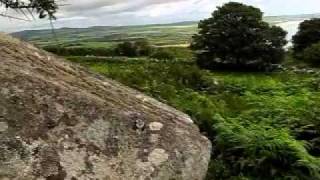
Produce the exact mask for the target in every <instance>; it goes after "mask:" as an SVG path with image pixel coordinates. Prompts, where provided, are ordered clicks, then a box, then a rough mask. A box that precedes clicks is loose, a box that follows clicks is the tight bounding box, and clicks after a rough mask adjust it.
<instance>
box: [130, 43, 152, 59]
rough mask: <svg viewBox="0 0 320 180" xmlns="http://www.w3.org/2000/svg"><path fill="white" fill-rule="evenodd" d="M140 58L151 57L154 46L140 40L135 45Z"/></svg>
mask: <svg viewBox="0 0 320 180" xmlns="http://www.w3.org/2000/svg"><path fill="white" fill-rule="evenodd" d="M134 45H135V47H136V50H137V55H138V56H149V55H150V54H151V53H152V50H153V49H152V46H151V45H150V43H149V42H148V41H147V40H139V41H136V42H135V43H134Z"/></svg>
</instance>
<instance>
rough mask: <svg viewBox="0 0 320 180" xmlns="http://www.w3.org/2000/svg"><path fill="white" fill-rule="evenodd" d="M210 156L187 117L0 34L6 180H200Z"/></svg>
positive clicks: (0, 171) (1, 168)
mask: <svg viewBox="0 0 320 180" xmlns="http://www.w3.org/2000/svg"><path fill="white" fill-rule="evenodd" d="M209 156H210V142H209V141H208V139H206V138H205V137H203V136H202V135H201V134H200V133H199V130H198V129H197V127H196V126H195V125H194V124H193V122H192V120H191V119H190V118H189V117H188V116H187V115H185V114H183V113H181V112H179V111H177V110H175V109H173V108H171V107H169V106H167V105H164V104H162V103H160V102H158V101H156V100H154V99H152V98H150V97H147V96H145V95H143V94H141V93H140V92H137V91H135V90H132V89H130V88H127V87H125V86H123V85H121V84H119V83H117V82H114V81H112V80H109V79H106V78H103V77H100V76H98V75H95V74H93V73H90V72H88V71H87V70H85V69H84V68H81V67H79V66H77V65H74V64H71V63H68V62H66V61H64V60H63V59H59V58H57V57H55V56H53V55H51V54H49V53H46V52H44V51H42V50H39V49H37V48H35V47H33V46H32V45H30V44H27V43H23V42H20V41H18V40H16V39H13V38H11V37H8V36H5V35H1V36H0V179H17V180H28V179H39V180H42V179H48V180H60V179H68V180H69V179H70V180H81V179H83V180H91V179H92V180H96V179H98V180H122V179H123V180H135V179H137V180H151V179H155V180H169V179H170V180H180V179H181V180H183V179H185V180H200V179H203V178H204V176H205V174H206V170H207V165H208V161H209V159H210V157H209Z"/></svg>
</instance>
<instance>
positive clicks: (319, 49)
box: [302, 41, 320, 66]
mask: <svg viewBox="0 0 320 180" xmlns="http://www.w3.org/2000/svg"><path fill="white" fill-rule="evenodd" d="M302 59H303V60H304V61H305V62H307V63H310V64H312V65H314V66H320V41H319V42H318V43H316V44H313V45H311V46H309V47H307V48H305V49H304V51H303V54H302Z"/></svg>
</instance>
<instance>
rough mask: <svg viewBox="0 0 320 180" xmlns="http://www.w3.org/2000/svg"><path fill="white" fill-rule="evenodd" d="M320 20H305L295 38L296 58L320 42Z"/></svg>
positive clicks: (293, 39)
mask: <svg viewBox="0 0 320 180" xmlns="http://www.w3.org/2000/svg"><path fill="white" fill-rule="evenodd" d="M319 29H320V18H315V19H311V20H305V21H303V22H302V23H301V24H300V25H299V31H298V32H297V34H296V35H294V36H293V38H292V41H293V51H294V53H295V55H296V56H299V53H302V52H303V50H304V49H305V48H307V47H309V46H311V45H312V44H315V43H317V42H319V41H320V30H319Z"/></svg>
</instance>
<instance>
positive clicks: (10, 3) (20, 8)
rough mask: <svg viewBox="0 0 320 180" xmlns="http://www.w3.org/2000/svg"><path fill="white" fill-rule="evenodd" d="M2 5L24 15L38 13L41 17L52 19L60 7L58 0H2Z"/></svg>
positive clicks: (0, 1)
mask: <svg viewBox="0 0 320 180" xmlns="http://www.w3.org/2000/svg"><path fill="white" fill-rule="evenodd" d="M0 5H1V6H3V7H5V8H7V9H13V10H15V11H17V12H20V13H22V14H24V15H26V14H27V13H29V14H33V13H36V14H38V16H39V18H46V17H48V18H50V19H54V18H55V16H54V14H55V13H56V11H57V9H58V5H57V1H56V0H0Z"/></svg>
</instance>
